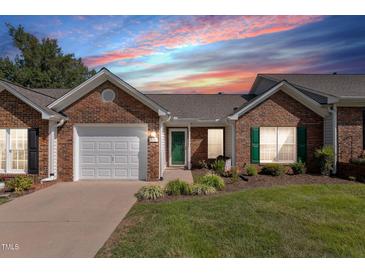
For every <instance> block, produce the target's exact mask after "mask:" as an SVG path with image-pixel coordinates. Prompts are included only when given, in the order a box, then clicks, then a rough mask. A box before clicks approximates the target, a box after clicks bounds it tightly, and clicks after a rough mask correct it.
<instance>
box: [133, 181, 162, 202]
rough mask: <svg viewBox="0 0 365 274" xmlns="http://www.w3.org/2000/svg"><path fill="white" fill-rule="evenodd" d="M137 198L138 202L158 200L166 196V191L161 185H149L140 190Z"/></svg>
mask: <svg viewBox="0 0 365 274" xmlns="http://www.w3.org/2000/svg"><path fill="white" fill-rule="evenodd" d="M135 196H136V198H137V199H138V200H156V199H158V198H161V197H163V196H164V190H163V188H162V187H161V186H159V185H148V186H144V187H142V188H141V189H140V190H138V192H137V193H136V194H135Z"/></svg>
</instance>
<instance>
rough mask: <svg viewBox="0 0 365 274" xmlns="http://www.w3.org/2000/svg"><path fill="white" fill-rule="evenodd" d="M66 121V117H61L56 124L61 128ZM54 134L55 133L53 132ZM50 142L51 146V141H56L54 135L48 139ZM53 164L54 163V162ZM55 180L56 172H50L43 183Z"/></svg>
mask: <svg viewBox="0 0 365 274" xmlns="http://www.w3.org/2000/svg"><path fill="white" fill-rule="evenodd" d="M65 122H66V119H61V121H59V122H58V123H57V124H56V126H57V128H59V127H62V126H63V125H64V123H65ZM49 130H51V128H49ZM49 134H50V136H51V133H49ZM52 134H53V133H52ZM48 142H49V145H48V147H49V148H50V146H51V143H53V142H54V136H52V137H51V140H50V139H48ZM49 150H50V151H51V153H53V151H52V150H51V149H49ZM48 158H49V159H50V158H51V155H49V157H48ZM52 164H53V163H52ZM54 180H56V177H55V175H54V173H50V174H49V176H48V177H47V178H44V179H42V180H41V184H43V183H46V182H52V181H54Z"/></svg>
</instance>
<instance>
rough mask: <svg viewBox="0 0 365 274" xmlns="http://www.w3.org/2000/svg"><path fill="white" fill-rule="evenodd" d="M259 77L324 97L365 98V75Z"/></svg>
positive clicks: (260, 75) (276, 75)
mask: <svg viewBox="0 0 365 274" xmlns="http://www.w3.org/2000/svg"><path fill="white" fill-rule="evenodd" d="M258 77H264V78H266V79H267V80H269V81H270V80H271V81H275V82H280V81H282V80H286V81H288V82H289V83H291V84H292V85H294V86H296V87H297V88H302V90H305V91H307V92H310V91H311V90H312V91H314V92H315V91H317V92H320V93H322V94H323V95H331V96H335V97H353V96H354V97H357V96H359V97H365V74H259V75H258ZM266 82H267V81H266Z"/></svg>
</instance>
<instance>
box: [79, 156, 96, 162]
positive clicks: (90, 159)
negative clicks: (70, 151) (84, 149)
mask: <svg viewBox="0 0 365 274" xmlns="http://www.w3.org/2000/svg"><path fill="white" fill-rule="evenodd" d="M80 162H81V164H96V157H95V156H92V155H90V156H87V155H85V156H81V158H80Z"/></svg>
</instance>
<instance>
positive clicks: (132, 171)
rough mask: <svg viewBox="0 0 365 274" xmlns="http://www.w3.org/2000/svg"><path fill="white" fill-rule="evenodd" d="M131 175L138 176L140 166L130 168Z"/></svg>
mask: <svg viewBox="0 0 365 274" xmlns="http://www.w3.org/2000/svg"><path fill="white" fill-rule="evenodd" d="M130 176H131V177H132V178H133V177H138V168H131V169H130Z"/></svg>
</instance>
